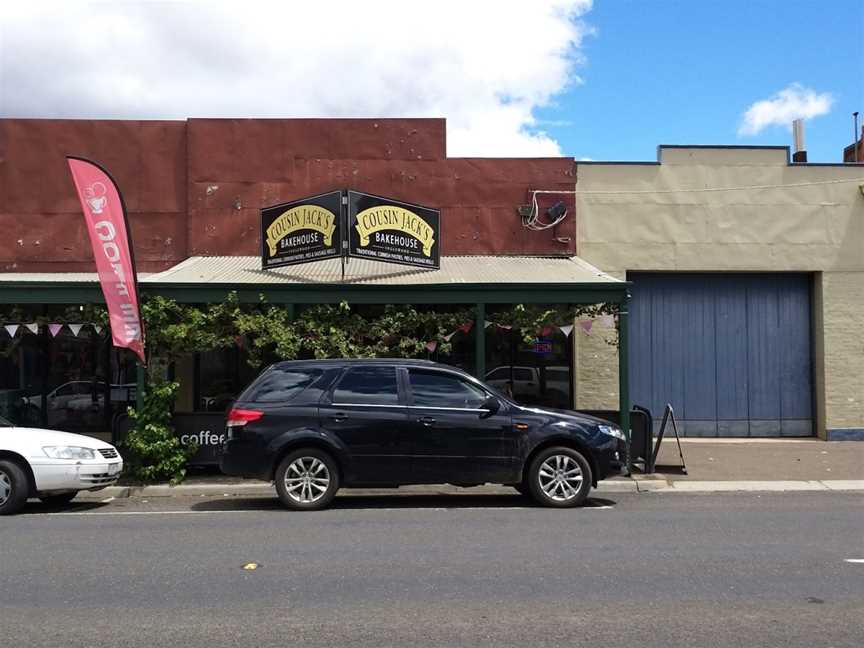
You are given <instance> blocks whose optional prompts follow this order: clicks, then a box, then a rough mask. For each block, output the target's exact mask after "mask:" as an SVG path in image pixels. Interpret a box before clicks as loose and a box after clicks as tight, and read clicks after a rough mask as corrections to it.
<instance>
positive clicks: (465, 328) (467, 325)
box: [454, 322, 474, 333]
mask: <svg viewBox="0 0 864 648" xmlns="http://www.w3.org/2000/svg"><path fill="white" fill-rule="evenodd" d="M472 328H474V322H465V323H464V324H463V325H462V326H460V327H459V330H460V331H462V332H463V333H468V332H469V331H470V330H471V329H472ZM454 333H455V331H454Z"/></svg>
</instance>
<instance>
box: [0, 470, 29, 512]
mask: <svg viewBox="0 0 864 648" xmlns="http://www.w3.org/2000/svg"><path fill="white" fill-rule="evenodd" d="M29 495H30V483H29V481H28V480H27V474H26V473H25V472H24V470H23V469H22V468H21V466H19V465H18V464H17V463H15V462H14V461H9V460H8V459H0V515H14V514H15V513H17V512H18V511H20V510H21V509H22V508H24V504H26V503H27V497H28V496H29Z"/></svg>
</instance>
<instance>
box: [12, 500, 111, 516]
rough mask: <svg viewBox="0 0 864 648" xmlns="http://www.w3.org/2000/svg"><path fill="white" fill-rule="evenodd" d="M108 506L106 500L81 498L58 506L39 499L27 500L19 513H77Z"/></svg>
mask: <svg viewBox="0 0 864 648" xmlns="http://www.w3.org/2000/svg"><path fill="white" fill-rule="evenodd" d="M106 506H110V503H108V502H100V501H98V500H82V501H80V502H75V501H73V502H71V503H69V504H63V505H60V506H49V505H48V504H45V503H44V502H40V501H39V500H29V501H28V502H27V504H26V505H25V506H24V508H23V509H22V511H21V513H22V514H25V515H38V514H39V513H78V512H81V511H95V510H97V509H101V508H105V507H106Z"/></svg>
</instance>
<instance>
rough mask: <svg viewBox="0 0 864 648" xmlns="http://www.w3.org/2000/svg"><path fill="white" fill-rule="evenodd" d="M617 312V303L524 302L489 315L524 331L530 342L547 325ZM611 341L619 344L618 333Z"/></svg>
mask: <svg viewBox="0 0 864 648" xmlns="http://www.w3.org/2000/svg"><path fill="white" fill-rule="evenodd" d="M617 312H618V306H617V305H616V304H588V305H579V306H567V305H538V304H528V305H527V306H526V305H524V304H516V305H515V306H512V307H509V308H507V309H506V310H499V311H495V312H494V313H492V314H490V316H489V317H490V319H491V320H492V321H494V322H496V323H498V324H506V325H508V326H512V327H513V328H514V329H518V330H519V331H520V332H521V333H522V338H523V340H524V341H525V342H526V343H528V344H530V343H531V342H532V341H533V340H534V338H535V337H536V336H537V333H539V332H540V331H542V330H543V329H545V328H546V327H549V326H563V325H565V324H573V320H575V319H578V318H594V317H599V316H601V315H614V314H617ZM616 322H617V320H616ZM616 326H617V324H616ZM609 343H610V344H612V345H613V346H617V345H618V339H617V334H616V336H615V339H613V340H610V341H609Z"/></svg>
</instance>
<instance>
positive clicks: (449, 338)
mask: <svg viewBox="0 0 864 648" xmlns="http://www.w3.org/2000/svg"><path fill="white" fill-rule="evenodd" d="M454 335H456V331H453V332H452V333H450V334H448V335H445V336H444V339H445V340H447V341H448V342H449V341H450V340H451V339H452V338H453V336H454Z"/></svg>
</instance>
